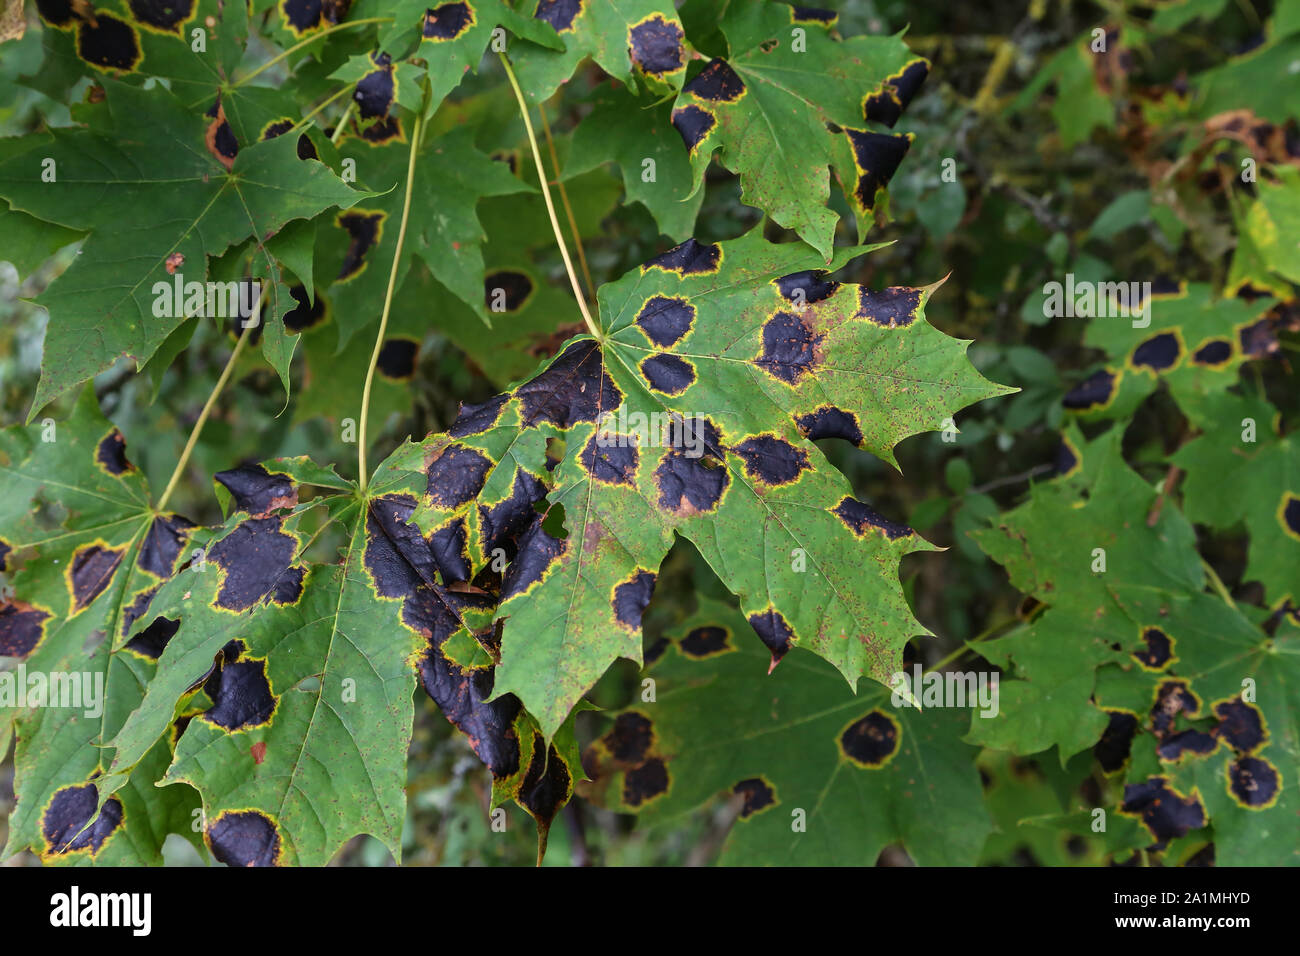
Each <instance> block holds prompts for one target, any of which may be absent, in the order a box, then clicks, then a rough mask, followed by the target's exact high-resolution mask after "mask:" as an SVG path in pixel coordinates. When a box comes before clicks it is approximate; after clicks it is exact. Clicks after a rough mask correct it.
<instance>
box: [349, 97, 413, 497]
mask: <svg viewBox="0 0 1300 956" xmlns="http://www.w3.org/2000/svg"><path fill="white" fill-rule="evenodd" d="M423 121H424V109H423V108H421V109H420V110H419V112H417V113H416V114H415V125H414V127H413V128H412V129H411V151H410V157H409V158H408V159H407V161H406V198H405V199H404V200H403V201H402V222H401V225H399V226H398V227H397V244H396V245H395V246H394V247H393V265H392V268H391V269H389V270H388V291H387V292H386V293H384V312H383V315H382V316H380V319H379V332H378V333H376V335H375V347H374V350H373V351H372V352H371V353H370V366H369V367H368V368H367V369H366V385H365V390H364V391H363V392H362V393H361V425H360V428H359V429H358V432H357V483H358V487H359V488H360V490H361V491H365V490H366V484H367V483H368V482H369V476H368V475H367V473H366V421H367V419H368V418H369V417H370V387H371V385H372V384H373V383H374V380H375V366H376V365H377V364H378V363H379V352H380V350H381V349H382V348H383V347H384V333H385V332H386V331H387V330H388V314H389V312H391V311H392V308H393V291H394V290H395V289H396V287H397V270H398V267H399V266H400V264H401V261H402V243H404V242H405V241H406V223H407V220H408V219H410V216H411V193H412V190H413V187H414V186H415V157H416V154H417V153H418V152H419V151H420V134H421V132H422V125H421V124H422V123H423Z"/></svg>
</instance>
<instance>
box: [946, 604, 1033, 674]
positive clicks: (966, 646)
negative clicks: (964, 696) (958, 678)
mask: <svg viewBox="0 0 1300 956" xmlns="http://www.w3.org/2000/svg"><path fill="white" fill-rule="evenodd" d="M1019 623H1020V619H1019V618H1014V617H1013V618H1007V619H1006V620H1003V621H999V622H998V623H996V624H992V625H990V626H989V627H986V628H985V629H984V630H983V631H981V632H980V633H978V634H976V635H975V636H974V637H972V638H971V639H970V640H969V641H964V642H962V645H961V647H959V648H957V649H956V650H955V651H953V652H952V653H951V654H949V655H948V656H947V657H944V658H942V659H940V660H939V661H936V662H935V663H933V664H931V665H930V666H929V667H927V668H926V669H925V672H926V673H927V674H929V673H930V672H932V671H940V670H943V669H944V668H945V667H947V666H948V665H949V664H951V663H952V662H953V661H955V660H957V659H958V658H959V657H961V656H962V655H964V654H965V653H966V652H967V651H969V650H970V649H971V646H972V645H974V644H978V643H979V642H980V641H985V640H988V639H989V638H990V637H993V636H994V635H996V634H1001V633H1002V632H1003V631H1005V630H1007V629H1008V628H1010V627H1012V626H1013V625H1016V624H1019Z"/></svg>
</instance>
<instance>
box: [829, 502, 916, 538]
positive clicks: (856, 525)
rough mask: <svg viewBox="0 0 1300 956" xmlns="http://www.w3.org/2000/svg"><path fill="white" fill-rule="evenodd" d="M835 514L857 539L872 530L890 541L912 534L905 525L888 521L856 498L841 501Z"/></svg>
mask: <svg viewBox="0 0 1300 956" xmlns="http://www.w3.org/2000/svg"><path fill="white" fill-rule="evenodd" d="M835 514H836V515H838V516H839V519H840V520H841V521H843V522H844V523H845V525H847V526H848V528H849V530H850V531H852V532H853V533H854V535H856V536H857V537H859V538H861V537H862V536H863V535H865V534H867V533H868V532H869V531H870V529H872V528H875V529H876V530H878V531H881V532H883V533H884V535H885V537H886V538H888V539H889V540H890V541H893V540H896V539H898V538H902V537H905V536H906V535H909V534H911V533H912V529H911V528H909V527H908V526H907V525H905V524H898V523H896V522H893V521H889V520H888V519H886V518H885V517H884V516H883V515H881V514H880V513H879V512H878V511H876V509H874V508H872V507H871V506H870V505H868V504H866V503H865V502H861V501H858V499H856V498H845V499H843V500H842V501H841V502H840V503H839V504H838V505H836V506H835Z"/></svg>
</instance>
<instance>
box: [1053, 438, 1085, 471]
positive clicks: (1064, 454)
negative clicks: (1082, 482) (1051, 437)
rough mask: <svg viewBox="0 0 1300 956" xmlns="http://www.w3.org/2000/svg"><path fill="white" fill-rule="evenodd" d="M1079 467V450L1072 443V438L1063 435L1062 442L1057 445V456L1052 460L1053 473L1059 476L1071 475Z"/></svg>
mask: <svg viewBox="0 0 1300 956" xmlns="http://www.w3.org/2000/svg"><path fill="white" fill-rule="evenodd" d="M1078 467H1079V455H1078V452H1076V451H1075V449H1074V446H1073V445H1071V444H1070V440H1069V439H1068V438H1066V437H1065V436H1064V435H1062V436H1061V441H1060V443H1059V444H1058V445H1057V446H1056V457H1055V458H1054V459H1053V460H1052V474H1053V475H1056V476H1057V477H1060V476H1062V475H1069V474H1072V473H1073V472H1074V470H1075V469H1076V468H1078Z"/></svg>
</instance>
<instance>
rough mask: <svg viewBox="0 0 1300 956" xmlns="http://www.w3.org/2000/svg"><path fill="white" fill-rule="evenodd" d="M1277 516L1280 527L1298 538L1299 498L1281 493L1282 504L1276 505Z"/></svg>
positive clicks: (1299, 524)
mask: <svg viewBox="0 0 1300 956" xmlns="http://www.w3.org/2000/svg"><path fill="white" fill-rule="evenodd" d="M1278 516H1279V517H1280V518H1281V520H1282V527H1283V528H1284V529H1285V530H1286V531H1287V532H1288V533H1289V534H1290V535H1291V536H1292V537H1293V538H1300V498H1298V497H1296V496H1295V495H1293V494H1291V492H1289V491H1287V492H1284V493H1283V495H1282V504H1281V505H1280V506H1279V507H1278Z"/></svg>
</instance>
